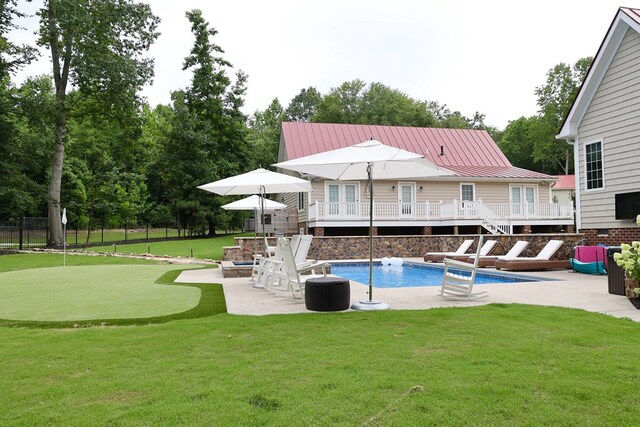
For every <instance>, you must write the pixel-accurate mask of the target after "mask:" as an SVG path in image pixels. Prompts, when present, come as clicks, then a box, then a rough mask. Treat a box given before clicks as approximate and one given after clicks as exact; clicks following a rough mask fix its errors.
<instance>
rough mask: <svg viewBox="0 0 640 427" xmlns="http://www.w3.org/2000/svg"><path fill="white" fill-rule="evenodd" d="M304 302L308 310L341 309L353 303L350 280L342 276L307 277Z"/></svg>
mask: <svg viewBox="0 0 640 427" xmlns="http://www.w3.org/2000/svg"><path fill="white" fill-rule="evenodd" d="M304 303H305V305H306V306H307V310H313V311H341V310H346V309H348V308H349V306H350V305H351V287H350V286H349V280H347V279H343V278H342V277H315V278H310V279H307V281H306V282H305V286H304Z"/></svg>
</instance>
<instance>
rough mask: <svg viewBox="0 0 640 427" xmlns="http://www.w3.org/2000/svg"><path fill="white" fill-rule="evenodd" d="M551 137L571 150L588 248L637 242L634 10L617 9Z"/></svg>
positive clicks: (639, 77)
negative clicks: (567, 109)
mask: <svg viewBox="0 0 640 427" xmlns="http://www.w3.org/2000/svg"><path fill="white" fill-rule="evenodd" d="M557 138H558V139H562V140H565V141H566V142H568V143H569V144H571V145H572V146H573V156H574V164H575V165H576V174H575V181H576V182H575V187H576V211H577V215H576V226H577V228H578V230H579V231H580V232H582V233H584V234H585V237H586V239H587V240H588V242H589V244H598V243H605V244H611V245H617V244H620V243H622V242H629V241H631V240H640V230H639V229H638V227H637V226H636V224H635V223H634V220H635V218H636V215H638V214H640V174H639V173H638V169H637V168H638V164H639V163H640V151H639V149H640V9H629V8H620V9H618V12H617V13H616V15H615V17H614V19H613V22H612V23H611V26H610V27H609V29H608V31H607V33H606V35H605V37H604V40H603V41H602V44H601V45H600V48H599V49H598V52H597V53H596V56H595V57H594V60H593V63H592V64H591V67H590V68H589V70H588V71H587V74H586V77H585V80H584V81H583V83H582V86H581V87H580V90H579V92H578V95H577V96H576V99H575V101H574V102H573V105H572V106H571V109H570V110H569V113H568V115H567V117H566V118H565V121H564V123H563V125H562V128H561V130H560V133H559V134H558V135H557Z"/></svg>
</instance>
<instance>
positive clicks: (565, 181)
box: [551, 175, 576, 190]
mask: <svg viewBox="0 0 640 427" xmlns="http://www.w3.org/2000/svg"><path fill="white" fill-rule="evenodd" d="M554 176H555V177H556V178H558V180H557V181H556V182H554V183H553V184H552V185H551V188H553V189H554V190H575V189H576V176H575V175H554Z"/></svg>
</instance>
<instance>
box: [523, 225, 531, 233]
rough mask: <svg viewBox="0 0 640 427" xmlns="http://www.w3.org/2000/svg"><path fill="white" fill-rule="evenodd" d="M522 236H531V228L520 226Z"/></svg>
mask: <svg viewBox="0 0 640 427" xmlns="http://www.w3.org/2000/svg"><path fill="white" fill-rule="evenodd" d="M522 234H531V226H530V225H529V224H527V225H523V226H522Z"/></svg>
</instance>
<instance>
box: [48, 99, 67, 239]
mask: <svg viewBox="0 0 640 427" xmlns="http://www.w3.org/2000/svg"><path fill="white" fill-rule="evenodd" d="M58 104H60V103H58ZM56 116H57V117H56V136H55V138H56V141H55V150H54V153H53V165H52V168H51V181H50V182H49V242H48V245H49V246H62V244H63V235H62V234H63V233H62V222H61V217H60V188H61V186H62V165H63V164H64V143H65V139H66V138H65V136H66V135H65V133H66V127H67V115H66V112H65V111H64V107H63V108H60V105H58V111H57V112H56Z"/></svg>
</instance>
